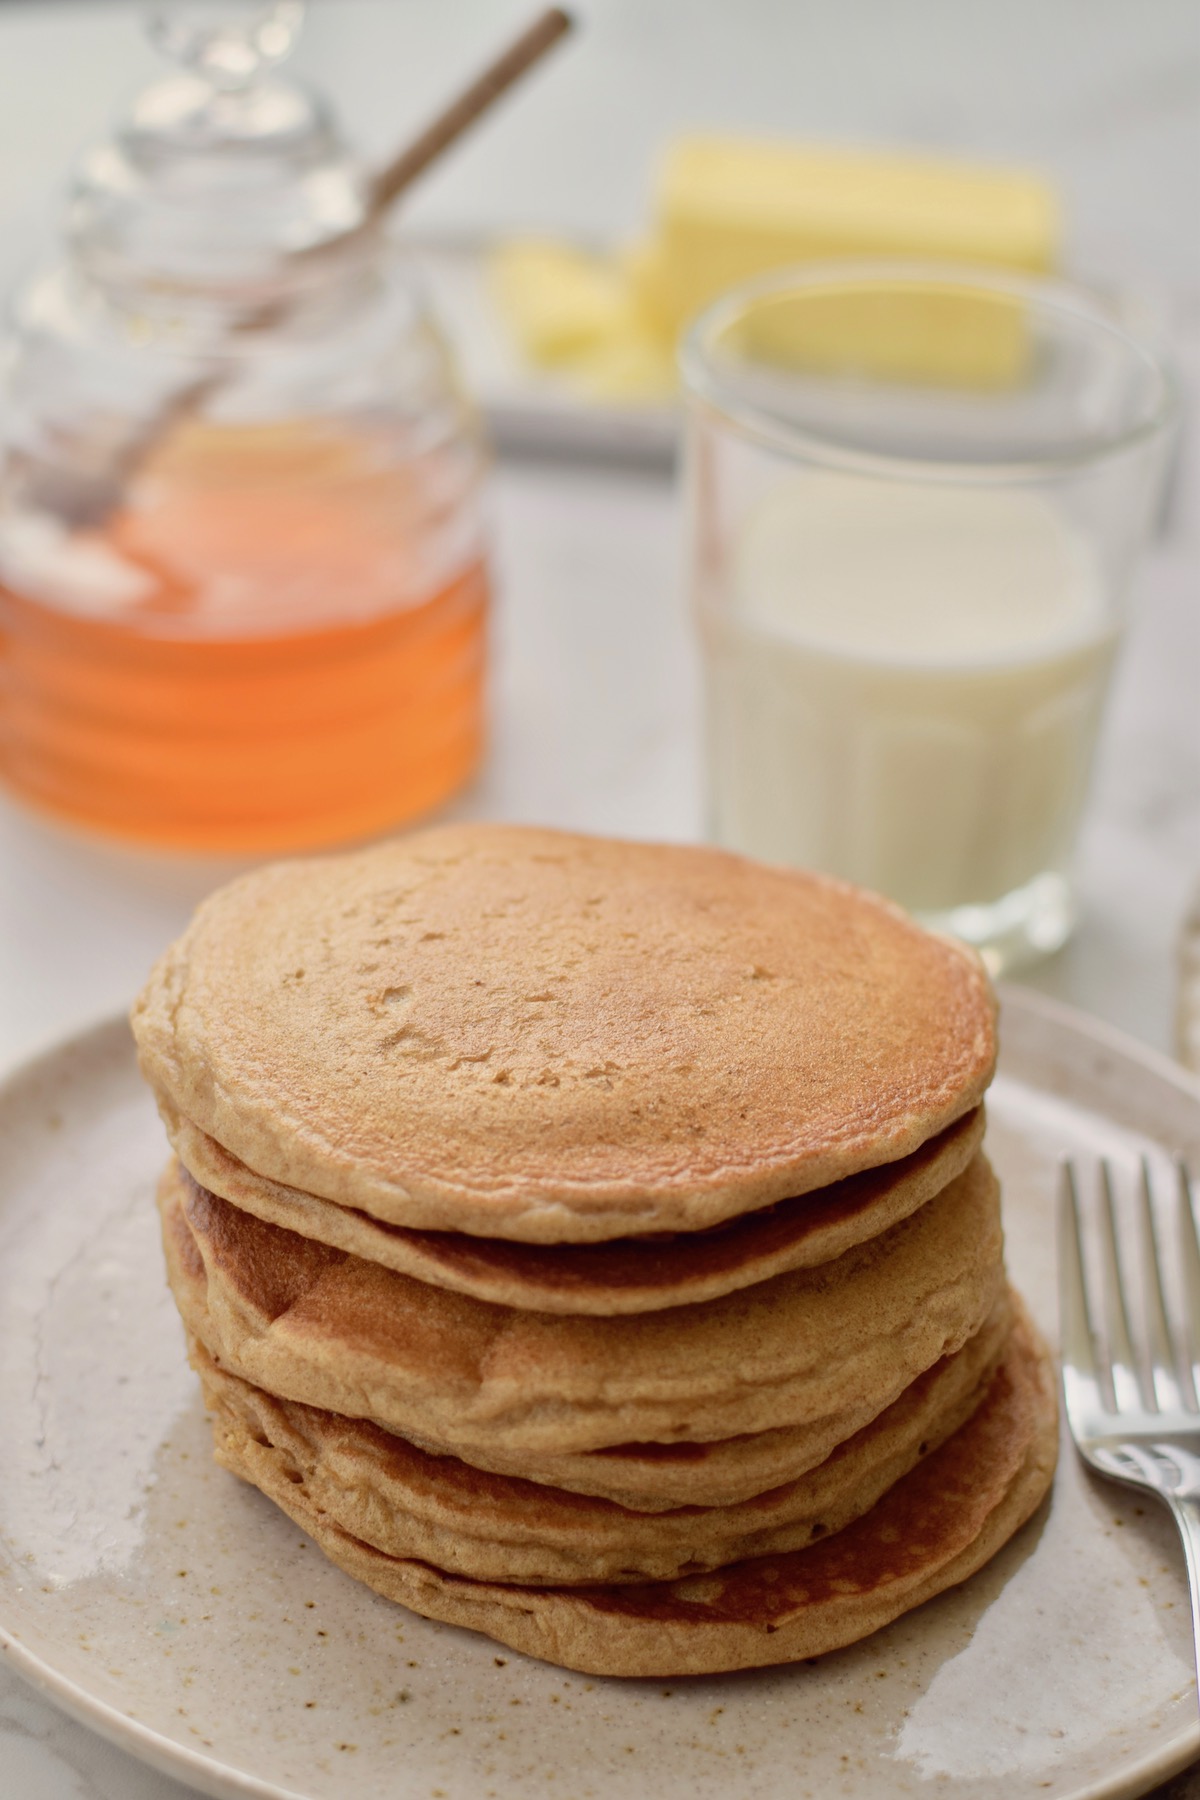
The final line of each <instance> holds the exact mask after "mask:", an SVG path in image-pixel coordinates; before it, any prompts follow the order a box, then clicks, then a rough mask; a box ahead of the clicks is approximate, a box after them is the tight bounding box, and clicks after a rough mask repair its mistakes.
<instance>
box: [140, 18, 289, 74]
mask: <svg viewBox="0 0 1200 1800" xmlns="http://www.w3.org/2000/svg"><path fill="white" fill-rule="evenodd" d="M303 18H304V0H167V3H165V4H162V5H157V6H154V7H152V8H151V10H150V12H149V15H148V17H147V22H146V23H147V31H148V32H149V35H150V39H151V42H152V43H153V44H154V45H155V47H156V48H157V49H158V50H161V51H162V52H163V54H164V55H165V56H169V57H172V58H173V59H174V60H175V61H176V62H179V63H181V64H182V65H183V66H184V67H185V68H186V69H189V70H191V71H192V73H194V74H196V75H199V76H201V77H203V78H204V79H205V80H206V81H209V82H211V84H212V85H213V87H215V88H219V89H222V90H224V91H226V92H233V91H236V90H238V89H239V88H244V87H247V86H249V85H250V84H251V83H253V82H254V81H256V80H257V79H258V78H259V77H260V76H261V75H262V74H263V73H265V72H266V71H267V70H268V69H270V68H271V67H272V66H273V65H274V64H275V63H277V62H280V61H282V59H283V58H284V57H285V56H287V55H288V54H289V52H290V51H291V48H292V46H293V44H294V43H295V40H296V35H297V33H298V31H299V29H300V25H301V22H302V21H303Z"/></svg>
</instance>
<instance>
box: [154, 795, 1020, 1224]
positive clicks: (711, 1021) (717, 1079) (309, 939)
mask: <svg viewBox="0 0 1200 1800" xmlns="http://www.w3.org/2000/svg"><path fill="white" fill-rule="evenodd" d="M134 1029H135V1032H136V1034H137V1037H138V1042H139V1049H140V1054H141V1059H142V1064H143V1068H144V1069H145V1072H146V1074H147V1077H148V1079H149V1080H150V1082H151V1084H152V1086H153V1087H154V1088H155V1090H156V1092H158V1093H159V1094H160V1095H161V1096H163V1098H164V1100H165V1101H166V1102H167V1103H168V1104H169V1105H170V1106H171V1107H172V1108H174V1110H175V1111H176V1112H177V1113H178V1114H180V1115H181V1116H182V1117H184V1118H186V1119H187V1120H189V1121H191V1123H192V1124H193V1125H194V1126H196V1127H197V1128H198V1129H199V1130H201V1131H203V1132H205V1133H207V1134H208V1135H209V1136H210V1137H211V1138H213V1139H214V1140H215V1141H216V1142H217V1143H218V1144H219V1145H221V1146H222V1147H223V1148H224V1149H225V1150H227V1151H228V1152H229V1153H230V1155H231V1156H233V1157H235V1158H237V1159H238V1160H239V1161H240V1162H242V1163H244V1164H245V1165H246V1167H247V1168H249V1169H250V1170H252V1171H254V1173H256V1174H257V1175H259V1176H262V1177H264V1178H266V1179H267V1180H270V1181H275V1182H279V1183H282V1184H283V1185H285V1186H288V1187H292V1188H295V1189H297V1190H299V1191H300V1192H302V1193H307V1194H311V1195H315V1196H318V1197H320V1198H322V1199H325V1200H329V1201H333V1202H336V1203H337V1204H339V1205H342V1206H345V1207H349V1208H353V1209H355V1210H357V1211H359V1212H363V1213H366V1214H368V1215H370V1216H371V1217H374V1218H377V1219H381V1220H383V1221H385V1222H387V1223H391V1224H396V1225H402V1226H408V1227H412V1228H415V1229H429V1230H454V1231H463V1232H469V1233H475V1234H478V1235H480V1236H484V1237H492V1238H514V1239H519V1240H522V1241H528V1242H534V1243H536V1242H541V1243H560V1242H595V1241H600V1240H603V1239H606V1238H611V1237H621V1236H627V1235H635V1234H638V1233H644V1232H653V1231H690V1230H698V1229H703V1228H705V1227H707V1226H710V1225H714V1224H716V1223H719V1222H720V1221H721V1220H723V1219H728V1218H733V1217H736V1216H737V1215H738V1214H740V1213H743V1212H746V1211H749V1210H752V1209H755V1208H759V1207H763V1206H767V1205H771V1204H773V1203H774V1202H776V1201H778V1200H782V1199H785V1198H789V1197H794V1196H797V1195H800V1194H803V1193H806V1192H810V1191H812V1190H814V1189H817V1188H820V1187H823V1186H825V1185H827V1184H829V1183H831V1182H833V1181H837V1180H840V1179H842V1178H844V1177H846V1176H848V1175H852V1174H854V1173H856V1172H857V1171H859V1170H861V1169H867V1168H873V1167H877V1166H878V1165H880V1164H882V1163H886V1162H891V1161H894V1160H896V1159H898V1158H900V1157H904V1156H907V1155H910V1154H911V1153H912V1152H913V1151H914V1150H916V1149H917V1148H918V1147H919V1146H920V1145H921V1144H923V1143H924V1142H925V1141H926V1140H927V1139H929V1138H931V1137H933V1136H935V1135H936V1134H937V1133H939V1132H941V1131H944V1130H945V1129H946V1127H947V1126H948V1125H950V1124H952V1123H953V1122H954V1120H955V1119H958V1118H960V1117H962V1116H963V1114H965V1113H967V1112H969V1111H970V1110H971V1109H972V1108H974V1107H975V1106H977V1105H978V1103H979V1100H980V1098H981V1095H982V1093H983V1090H984V1088H985V1087H986V1085H987V1082H988V1080H989V1079H990V1076H991V1073H992V1068H993V1065H994V1060H995V1032H994V1009H993V1002H992V998H991V991H990V987H989V984H988V982H987V978H986V976H985V974H984V972H983V969H982V967H981V966H980V964H979V963H978V960H977V959H976V958H975V957H974V956H973V955H972V954H971V953H970V952H968V951H966V950H965V949H963V948H962V947H961V946H958V945H956V944H953V943H951V942H949V941H948V940H945V939H941V938H937V937H934V936H932V935H931V934H929V933H928V932H925V931H922V930H921V929H920V928H919V927H918V926H917V925H916V924H915V923H914V922H913V921H911V920H910V919H908V918H907V917H905V916H904V915H903V914H902V913H900V912H899V911H898V910H897V909H896V908H894V907H892V906H890V905H888V904H887V903H886V902H885V901H882V900H879V899H877V898H875V897H873V896H871V895H868V894H865V893H863V892H860V891H859V890H857V889H854V888H852V887H849V886H847V885H846V884H844V883H841V882H837V881H833V880H831V879H828V878H825V877H820V876H815V875H808V874H803V873H800V872H798V871H791V870H782V869H772V868H767V867H764V866H763V865H760V864H755V863H752V862H749V861H747V860H745V859H743V858H740V857H736V856H732V855H729V854H727V853H725V852H722V851H717V850H711V849H700V848H681V847H667V846H661V845H650V844H633V843H620V842H616V841H613V840H607V839H599V838H586V837H575V836H571V835H568V834H564V833H557V832H551V831H542V830H535V829H530V828H523V827H500V826H485V825H454V826H444V827H441V828H438V829H436V830H432V831H428V832H424V833H419V834H417V835H414V836H412V837H408V838H402V839H399V840H396V841H394V842H392V843H389V844H384V845H381V846H378V847H376V848H374V849H371V850H366V851H363V852H360V853H358V854H355V855H351V856H341V857H335V858H325V859H319V860H313V861H308V862H295V863H284V864H278V865H275V866H274V867H271V868H267V869H263V870H260V871H257V872H256V873H254V874H252V875H249V876H247V877H245V878H244V879H242V880H241V881H238V882H235V883H233V884H231V885H230V886H229V887H227V888H224V889H222V890H221V891H220V892H219V893H218V894H216V895H214V896H213V897H212V899H211V900H209V901H208V902H206V903H205V905H204V906H202V907H201V908H200V910H199V912H198V913H197V915H196V917H195V919H194V920H193V923H192V925H191V926H190V927H189V929H188V930H187V932H185V934H184V935H183V937H182V938H181V939H180V940H179V941H178V942H177V943H176V944H175V945H173V946H172V948H171V949H170V950H169V951H168V952H167V954H166V955H165V956H164V957H163V958H162V960H161V961H160V963H159V964H158V966H157V968H156V970H155V972H154V974H153V976H152V978H151V980H150V982H149V983H148V985H147V987H146V989H145V991H144V993H143V994H142V996H141V998H140V1000H139V1002H138V1004H137V1006H136V1007H135V1010H134Z"/></svg>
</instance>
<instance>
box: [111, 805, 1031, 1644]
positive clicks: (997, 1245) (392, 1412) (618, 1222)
mask: <svg viewBox="0 0 1200 1800" xmlns="http://www.w3.org/2000/svg"><path fill="white" fill-rule="evenodd" d="M134 1027H135V1031H136V1034H137V1038H138V1043H139V1047H140V1053H141V1059H142V1065H143V1068H144V1070H145V1073H146V1076H147V1078H148V1080H149V1081H150V1083H151V1085H152V1087H153V1088H154V1091H155V1094H156V1096H157V1099H158V1102H159V1106H160V1109H161V1111H162V1114H163V1117H164V1120H165V1122H166V1125H167V1130H168V1133H169V1135H170V1138H171V1142H172V1145H173V1148H174V1151H175V1157H174V1158H173V1159H172V1161H171V1163H170V1165H169V1167H168V1169H167V1172H166V1174H165V1176H164V1178H163V1181H162V1184H161V1189H160V1206H161V1211H162V1220H163V1231H164V1241H165V1245H166V1253H167V1266H168V1272H169V1278H170V1281H171V1286H172V1288H173V1290H174V1293H175V1297H176V1300H177V1302H178V1305H179V1309H180V1312H181V1313H182V1315H183V1318H184V1321H185V1324H186V1327H187V1331H188V1335H189V1340H190V1344H191V1354H192V1359H193V1362H194V1364H195V1366H196V1368H197V1370H198V1372H199V1374H200V1378H201V1381H202V1384H203V1387H204V1393H205V1398H206V1400H207V1403H208V1405H209V1407H210V1409H211V1411H212V1415H213V1420H214V1428H215V1436H216V1446H217V1456H218V1458H219V1460H220V1461H221V1462H222V1463H224V1464H225V1465H226V1466H227V1467H228V1468H230V1469H232V1470H233V1471H234V1472H235V1473H237V1474H239V1475H241V1476H244V1477H245V1478H246V1479H247V1480H249V1481H251V1482H253V1483H255V1484H256V1485H257V1486H258V1487H260V1488H261V1489H262V1490H263V1492H264V1493H266V1494H268V1495H269V1496H270V1497H271V1499H272V1500H274V1501H275V1502H277V1504H278V1505H279V1506H281V1507H282V1508H283V1509H284V1510H285V1511H286V1512H287V1513H288V1514H289V1515H290V1516H291V1517H292V1518H293V1519H294V1520H296V1521H297V1522H298V1523H299V1524H300V1525H302V1526H303V1527H304V1529H305V1530H306V1531H307V1532H309V1533H310V1534H311V1535H312V1537H313V1538H315V1539H316V1541H317V1542H318V1543H319V1544H320V1545H321V1546H322V1548H323V1549H324V1550H326V1552H327V1553H328V1554H329V1555H330V1556H331V1557H332V1558H333V1560H334V1561H335V1562H337V1563H338V1564H339V1565H340V1566H341V1567H342V1568H344V1569H346V1570H347V1571H349V1573H351V1574H353V1575H355V1576H357V1577H358V1578H359V1579H360V1580H362V1581H365V1582H366V1583H368V1584H369V1585H370V1586H371V1587H373V1588H375V1589H377V1590H378V1591H379V1592H381V1593H383V1594H386V1595H388V1596H390V1597H391V1598H393V1599H396V1600H399V1601H402V1602H403V1603H404V1604H405V1605H406V1606H409V1607H411V1608H413V1610H415V1611H416V1612H419V1613H423V1614H425V1615H427V1616H428V1617H431V1618H435V1619H444V1620H449V1621H452V1622H455V1623H458V1624H462V1625H468V1626H471V1627H474V1628H475V1629H477V1630H480V1631H484V1632H487V1633H490V1634H491V1636H493V1637H495V1638H498V1639H500V1640H501V1641H502V1642H504V1643H506V1644H510V1645H512V1646H514V1647H515V1648H517V1649H520V1650H525V1651H529V1652H531V1653H532V1654H534V1655H537V1656H541V1657H545V1658H547V1659H548V1660H550V1661H552V1662H556V1663H560V1664H563V1665H565V1666H567V1667H570V1668H576V1669H581V1670H585V1671H588V1672H591V1673H603V1674H623V1675H650V1674H654V1675H667V1674H670V1675H677V1674H684V1673H700V1672H706V1671H715V1670H719V1669H734V1668H745V1667H751V1666H754V1665H758V1664H764V1663H774V1662H784V1661H789V1660H794V1659H797V1658H801V1657H809V1656H812V1655H814V1654H817V1653H819V1652H821V1651H824V1650H829V1649H832V1648H834V1647H836V1646H838V1645H841V1644H845V1643H848V1642H850V1641H852V1640H853V1639H855V1638H858V1637H861V1636H863V1635H864V1634H865V1633H866V1632H868V1631H871V1630H873V1629H874V1628H875V1627H877V1626H879V1625H881V1624H883V1623H885V1622H886V1621H888V1620H889V1619H892V1618H894V1617H896V1616H897V1614H899V1613H901V1612H903V1611H905V1610H906V1609H907V1608H909V1607H911V1606H914V1605H916V1604H918V1603H919V1602H920V1601H922V1600H924V1599H926V1598H927V1597H928V1596H929V1595H931V1594H934V1593H936V1592H938V1591H939V1590H940V1589H942V1588H945V1587H947V1586H950V1585H951V1584H953V1583H955V1582H958V1581H961V1580H963V1579H964V1578H965V1577H966V1576H967V1575H969V1574H971V1573H972V1572H973V1571H974V1570H975V1569H976V1568H978V1567H979V1566H980V1564H981V1563H983V1562H984V1561H985V1560H986V1559H987V1558H988V1557H990V1556H991V1555H992V1554H993V1553H994V1552H995V1550H996V1549H997V1548H998V1547H999V1546H1000V1545H1001V1544H1002V1543H1004V1542H1005V1541H1006V1540H1007V1539H1008V1538H1009V1537H1010V1536H1011V1535H1012V1533H1013V1532H1014V1531H1015V1530H1016V1529H1017V1527H1018V1526H1019V1525H1021V1524H1022V1522H1023V1521H1024V1520H1025V1519H1026V1518H1027V1517H1028V1516H1029V1514H1030V1513H1031V1512H1032V1511H1033V1509H1034V1508H1035V1507H1036V1505H1037V1504H1038V1502H1039V1501H1040V1499H1041V1498H1042V1496H1043V1495H1044V1493H1045V1491H1046V1489H1047V1487H1048V1485H1049V1482H1050V1478H1051V1474H1052V1472H1053V1463H1054V1455H1055V1441H1056V1432H1055V1405H1054V1395H1053V1386H1052V1382H1051V1379H1050V1375H1049V1372H1048V1365H1047V1359H1046V1353H1045V1349H1044V1346H1043V1345H1042V1344H1041V1342H1040V1341H1039V1339H1038V1338H1037V1336H1036V1334H1035V1332H1034V1330H1033V1328H1032V1327H1031V1325H1030V1323H1029V1320H1028V1318H1027V1317H1026V1315H1025V1313H1024V1312H1023V1310H1022V1308H1021V1305H1020V1302H1019V1301H1018V1300H1017V1299H1016V1297H1015V1296H1014V1295H1013V1294H1012V1292H1011V1291H1010V1289H1009V1288H1008V1286H1007V1283H1006V1280H1005V1275H1004V1265H1003V1259H1002V1241H1001V1231H1000V1213H999V1194H998V1190H997V1183H996V1180H995V1177H994V1175H993V1173H992V1171H991V1169H990V1167H989V1165H988V1163H987V1160H986V1158H985V1157H984V1155H983V1153H982V1149H981V1140H982V1137H983V1128H984V1120H983V1112H982V1107H981V1101H982V1097H983V1093H984V1090H985V1089H986V1087H987V1084H988V1081H989V1080H990V1078H991V1074H992V1069H993V1064H994V1059H995V1033H994V1006H993V1000H992V995H991V992H990V989H989V987H988V983H987V980H986V977H985V975H984V974H983V972H982V970H981V968H980V966H979V964H978V962H977V960H976V959H975V958H974V957H973V956H972V955H970V954H969V953H968V952H966V951H964V950H962V949H961V948H959V947H958V946H956V945H954V944H952V943H949V942H947V941H945V940H943V939H940V938H936V937H933V936H931V935H930V934H929V933H927V932H924V931H922V930H921V929H919V928H918V927H917V926H916V925H915V924H913V922H912V921H911V920H909V919H908V918H906V917H905V916H904V915H903V914H902V913H900V912H898V911H897V910H896V909H895V908H893V907H891V906H889V905H888V904H887V903H885V902H884V901H881V900H878V899H876V898H874V897H873V896H871V895H868V894H864V893H862V892H860V891H858V890H856V889H853V888H850V887H848V886H846V885H845V884H843V883H840V882H835V881H831V880H827V879H824V878H820V877H816V876H811V875H805V874H801V873H797V872H794V871H784V870H779V869H769V868H764V867H762V866H760V865H757V864H754V863H751V862H747V861H745V860H743V859H741V858H738V857H733V856H728V855H725V854H723V853H721V852H717V851H713V850H703V849H678V848H664V847H661V846H653V845H638V844H625V843H615V842H611V841H607V840H602V839H592V838H582V837H569V836H565V835H562V834H559V833H554V832H548V831H538V830H526V829H516V828H509V829H505V828H500V827H485V826H452V827H448V828H444V829H441V830H435V831H430V832H425V833H422V834H420V835H417V836H413V837H410V838H407V839H403V840H400V841H398V842H395V843H392V844H387V845H383V846H381V847H379V848H376V849H372V850H369V851H366V852H362V853H359V854H356V855H351V856H344V857H332V858H327V859H321V860H316V861H310V862H294V863H287V864H281V865H278V866H276V867H273V868H269V869H265V870H262V871H260V872H258V873H256V874H254V875H251V876H249V877H247V878H246V879H244V880H242V881H239V882H236V883H235V884H233V885H232V886H231V887H228V888H226V889H224V890H223V891H222V892H220V893H218V894H217V895H215V896H214V898H213V899H211V900H210V901H208V902H207V904H206V905H205V906H203V907H202V908H201V909H200V911H199V913H198V914H197V916H196V918H195V920H194V921H193V923H192V925H191V926H190V928H189V929H188V931H187V932H186V933H185V935H184V936H183V937H182V938H181V939H180V940H179V942H178V943H176V944H175V945H174V946H173V947H172V948H171V949H170V950H169V951H168V952H167V954H166V955H165V956H164V958H163V959H162V960H161V962H160V963H159V964H158V966H157V968H156V969H155V971H154V973H153V975H152V977H151V979H150V982H149V984H148V986H147V988H146V990H145V992H144V994H143V995H142V997H141V999H140V1000H139V1002H138V1004H137V1007H136V1008H135V1012H134Z"/></svg>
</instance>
